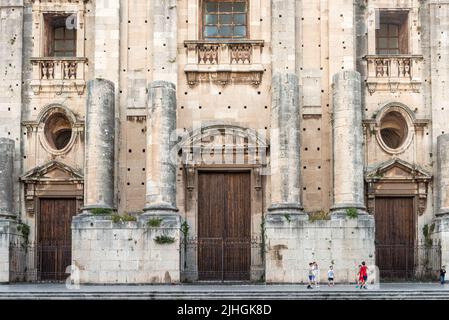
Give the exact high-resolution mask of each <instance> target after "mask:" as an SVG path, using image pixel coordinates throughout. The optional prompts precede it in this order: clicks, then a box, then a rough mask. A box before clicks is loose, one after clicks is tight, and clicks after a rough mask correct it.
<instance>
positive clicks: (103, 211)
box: [90, 208, 114, 216]
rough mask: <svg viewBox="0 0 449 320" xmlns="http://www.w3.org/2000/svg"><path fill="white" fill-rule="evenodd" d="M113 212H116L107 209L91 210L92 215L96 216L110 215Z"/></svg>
mask: <svg viewBox="0 0 449 320" xmlns="http://www.w3.org/2000/svg"><path fill="white" fill-rule="evenodd" d="M113 212H114V210H112V209H107V208H94V209H91V210H90V213H92V214H93V215H95V216H101V215H109V214H112V213H113Z"/></svg>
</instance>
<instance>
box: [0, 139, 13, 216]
mask: <svg viewBox="0 0 449 320" xmlns="http://www.w3.org/2000/svg"><path fill="white" fill-rule="evenodd" d="M13 158H14V140H11V139H7V138H0V219H1V218H11V217H14V211H13V210H14V196H13V194H14V192H13V190H14V183H13V168H14V160H13Z"/></svg>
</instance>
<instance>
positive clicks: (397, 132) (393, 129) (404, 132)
mask: <svg viewBox="0 0 449 320" xmlns="http://www.w3.org/2000/svg"><path fill="white" fill-rule="evenodd" d="M380 136H381V137H382V141H383V142H384V144H385V145H386V146H387V147H388V148H391V149H398V148H400V147H401V146H402V145H403V144H404V142H405V140H406V139H407V136H408V126H407V121H406V120H405V118H404V117H403V115H402V114H400V113H399V112H397V111H391V112H388V113H387V114H386V115H385V116H384V117H383V118H382V120H381V123H380Z"/></svg>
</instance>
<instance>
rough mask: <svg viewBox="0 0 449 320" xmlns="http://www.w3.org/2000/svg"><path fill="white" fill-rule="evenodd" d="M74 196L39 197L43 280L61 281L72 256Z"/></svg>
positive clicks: (39, 261) (39, 266) (39, 262)
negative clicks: (68, 197) (61, 197)
mask: <svg viewBox="0 0 449 320" xmlns="http://www.w3.org/2000/svg"><path fill="white" fill-rule="evenodd" d="M75 214H76V200H75V199H40V211H39V220H38V245H37V256H38V272H39V276H40V280H43V281H61V280H64V279H65V278H67V276H68V275H67V274H66V273H65V271H66V268H67V266H69V265H71V263H72V262H71V260H72V246H71V244H72V232H71V222H72V217H73V216H74V215H75Z"/></svg>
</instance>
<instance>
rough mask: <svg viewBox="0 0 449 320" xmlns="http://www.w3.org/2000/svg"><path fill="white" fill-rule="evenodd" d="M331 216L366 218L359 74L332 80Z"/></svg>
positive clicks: (339, 76)
mask: <svg viewBox="0 0 449 320" xmlns="http://www.w3.org/2000/svg"><path fill="white" fill-rule="evenodd" d="M332 139H333V141H332V145H333V188H332V189H333V206H332V208H331V210H332V214H333V215H334V216H345V215H346V214H347V213H348V209H352V208H354V209H356V210H357V212H358V214H366V208H365V204H364V178H363V128H362V101H361V83H360V74H359V73H358V72H356V71H341V72H339V73H337V74H336V75H334V77H333V136H332Z"/></svg>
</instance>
